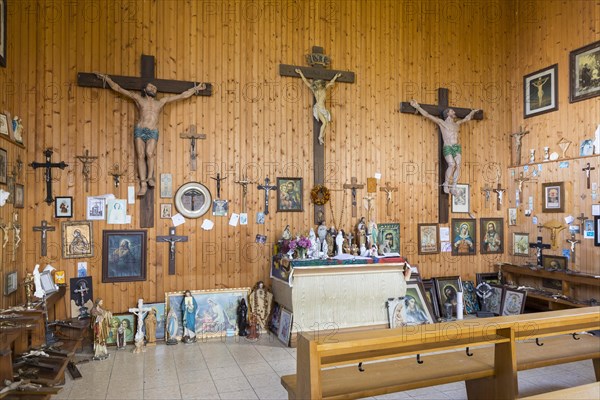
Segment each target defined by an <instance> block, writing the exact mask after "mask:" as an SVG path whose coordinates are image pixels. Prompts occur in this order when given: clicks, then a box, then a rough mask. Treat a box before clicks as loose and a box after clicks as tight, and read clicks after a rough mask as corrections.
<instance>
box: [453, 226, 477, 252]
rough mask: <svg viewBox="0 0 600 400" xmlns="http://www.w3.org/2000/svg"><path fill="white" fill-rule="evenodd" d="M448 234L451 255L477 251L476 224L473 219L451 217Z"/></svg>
mask: <svg viewBox="0 0 600 400" xmlns="http://www.w3.org/2000/svg"><path fill="white" fill-rule="evenodd" d="M450 235H451V237H450V240H451V241H452V255H453V256H470V255H474V254H476V253H477V239H476V238H477V225H476V223H475V220H474V219H457V218H452V220H451V231H450Z"/></svg>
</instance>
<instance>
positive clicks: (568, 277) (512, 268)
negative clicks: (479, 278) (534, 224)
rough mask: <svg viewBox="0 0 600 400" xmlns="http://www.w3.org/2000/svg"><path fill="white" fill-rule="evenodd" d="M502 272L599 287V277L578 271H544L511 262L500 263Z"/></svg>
mask: <svg viewBox="0 0 600 400" xmlns="http://www.w3.org/2000/svg"><path fill="white" fill-rule="evenodd" d="M500 268H501V269H502V271H503V272H509V273H514V274H518V275H526V276H533V277H535V278H548V279H556V280H561V281H567V282H572V283H577V284H580V285H587V286H595V287H600V278H595V277H594V276H593V275H586V274H580V273H576V272H573V273H567V272H564V271H554V272H550V271H546V270H544V269H538V270H532V269H529V268H528V267H519V266H518V265H513V264H502V265H501V266H500Z"/></svg>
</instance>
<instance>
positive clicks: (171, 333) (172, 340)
mask: <svg viewBox="0 0 600 400" xmlns="http://www.w3.org/2000/svg"><path fill="white" fill-rule="evenodd" d="M176 336H177V313H176V312H175V309H174V308H173V307H171V308H169V312H168V313H167V344H177V339H176Z"/></svg>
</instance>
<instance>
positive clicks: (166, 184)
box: [160, 174, 173, 199]
mask: <svg viewBox="0 0 600 400" xmlns="http://www.w3.org/2000/svg"><path fill="white" fill-rule="evenodd" d="M171 197H173V176H172V175H171V174H160V198H161V199H165V198H171Z"/></svg>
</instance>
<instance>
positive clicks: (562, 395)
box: [521, 382, 600, 400]
mask: <svg viewBox="0 0 600 400" xmlns="http://www.w3.org/2000/svg"><path fill="white" fill-rule="evenodd" d="M566 399H577V400H584V399H594V400H596V399H600V382H594V383H588V384H587V385H581V386H575V387H572V388H567V389H561V390H555V391H553V392H548V393H541V394H537V395H535V396H528V397H521V400H566Z"/></svg>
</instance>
